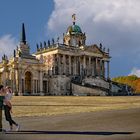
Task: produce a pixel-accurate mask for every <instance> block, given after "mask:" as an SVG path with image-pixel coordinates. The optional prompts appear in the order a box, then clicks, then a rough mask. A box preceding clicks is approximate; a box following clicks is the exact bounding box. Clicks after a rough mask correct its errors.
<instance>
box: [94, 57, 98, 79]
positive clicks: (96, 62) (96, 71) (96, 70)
mask: <svg viewBox="0 0 140 140" xmlns="http://www.w3.org/2000/svg"><path fill="white" fill-rule="evenodd" d="M95 76H98V58H95Z"/></svg>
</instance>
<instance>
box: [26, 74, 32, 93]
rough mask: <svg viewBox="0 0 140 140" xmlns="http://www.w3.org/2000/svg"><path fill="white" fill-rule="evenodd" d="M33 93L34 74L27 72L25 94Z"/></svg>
mask: <svg viewBox="0 0 140 140" xmlns="http://www.w3.org/2000/svg"><path fill="white" fill-rule="evenodd" d="M31 91H32V74H31V72H29V71H27V72H26V73H25V93H31Z"/></svg>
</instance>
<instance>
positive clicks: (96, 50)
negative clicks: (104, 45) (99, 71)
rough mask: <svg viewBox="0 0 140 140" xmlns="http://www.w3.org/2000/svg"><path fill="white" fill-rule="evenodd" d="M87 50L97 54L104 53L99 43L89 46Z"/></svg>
mask: <svg viewBox="0 0 140 140" xmlns="http://www.w3.org/2000/svg"><path fill="white" fill-rule="evenodd" d="M85 51H87V52H91V53H97V54H103V52H102V51H101V50H100V49H99V48H98V46H97V45H92V46H87V47H86V48H85Z"/></svg>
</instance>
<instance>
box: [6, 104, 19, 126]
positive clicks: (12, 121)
mask: <svg viewBox="0 0 140 140" xmlns="http://www.w3.org/2000/svg"><path fill="white" fill-rule="evenodd" d="M10 110H11V108H10V107H9V106H8V105H4V114H5V118H6V120H7V121H8V122H9V124H10V126H12V125H13V124H14V125H17V123H16V122H15V121H14V120H12V117H11V113H10Z"/></svg>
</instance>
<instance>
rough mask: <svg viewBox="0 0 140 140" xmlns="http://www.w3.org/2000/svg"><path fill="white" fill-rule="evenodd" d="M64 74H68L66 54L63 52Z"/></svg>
mask: <svg viewBox="0 0 140 140" xmlns="http://www.w3.org/2000/svg"><path fill="white" fill-rule="evenodd" d="M63 74H64V75H66V56H65V55H64V54H63Z"/></svg>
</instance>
